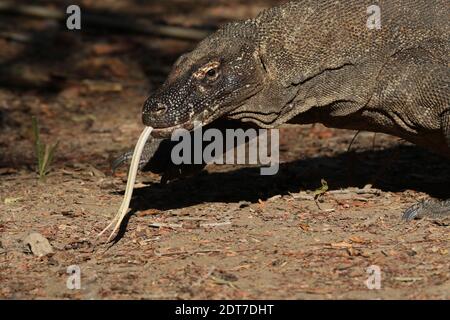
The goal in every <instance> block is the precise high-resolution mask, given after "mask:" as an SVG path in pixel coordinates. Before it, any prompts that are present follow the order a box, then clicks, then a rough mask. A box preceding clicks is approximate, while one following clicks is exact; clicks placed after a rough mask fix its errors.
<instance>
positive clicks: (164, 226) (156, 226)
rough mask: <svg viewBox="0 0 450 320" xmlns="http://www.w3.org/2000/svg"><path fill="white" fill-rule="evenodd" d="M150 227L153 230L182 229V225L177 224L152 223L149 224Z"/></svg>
mask: <svg viewBox="0 0 450 320" xmlns="http://www.w3.org/2000/svg"><path fill="white" fill-rule="evenodd" d="M149 226H150V227H153V228H173V229H176V228H183V225H182V224H177V223H159V222H154V223H150V225H149Z"/></svg>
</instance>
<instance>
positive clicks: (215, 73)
mask: <svg viewBox="0 0 450 320" xmlns="http://www.w3.org/2000/svg"><path fill="white" fill-rule="evenodd" d="M206 75H207V76H208V77H209V78H215V77H216V75H217V71H216V69H211V70H209V71H208V72H207V73H206Z"/></svg>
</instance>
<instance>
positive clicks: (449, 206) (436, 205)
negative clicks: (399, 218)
mask: <svg viewBox="0 0 450 320" xmlns="http://www.w3.org/2000/svg"><path fill="white" fill-rule="evenodd" d="M425 217H429V218H433V219H444V218H450V199H448V200H445V201H440V200H437V199H428V200H422V201H420V202H418V203H416V204H415V205H413V206H412V207H409V208H408V209H406V211H405V213H404V214H403V219H404V220H406V221H411V220H413V219H418V218H425Z"/></svg>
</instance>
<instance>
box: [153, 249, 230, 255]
mask: <svg viewBox="0 0 450 320" xmlns="http://www.w3.org/2000/svg"><path fill="white" fill-rule="evenodd" d="M210 252H222V250H219V249H203V250H193V251H186V250H183V251H173V252H159V251H157V250H155V255H157V256H158V257H162V256H173V255H180V254H187V255H192V254H197V253H210Z"/></svg>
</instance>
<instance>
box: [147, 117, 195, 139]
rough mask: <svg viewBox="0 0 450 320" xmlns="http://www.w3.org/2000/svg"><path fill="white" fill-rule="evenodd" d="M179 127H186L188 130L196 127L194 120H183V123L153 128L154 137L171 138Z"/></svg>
mask: <svg viewBox="0 0 450 320" xmlns="http://www.w3.org/2000/svg"><path fill="white" fill-rule="evenodd" d="M177 129H185V130H188V131H191V130H192V129H194V121H193V120H188V121H186V122H183V123H181V124H178V125H175V126H172V127H165V128H153V131H152V137H154V138H170V136H171V135H172V133H173V132H174V131H175V130H177Z"/></svg>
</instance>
